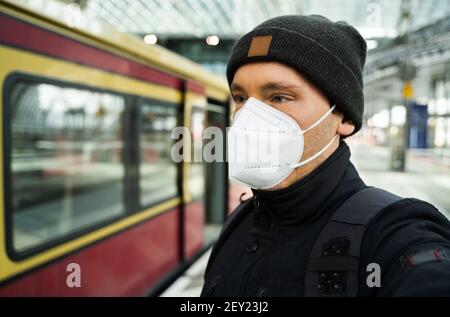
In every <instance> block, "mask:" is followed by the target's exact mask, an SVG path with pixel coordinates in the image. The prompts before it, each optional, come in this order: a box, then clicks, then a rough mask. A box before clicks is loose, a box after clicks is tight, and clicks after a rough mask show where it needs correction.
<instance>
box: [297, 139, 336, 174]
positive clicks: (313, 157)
mask: <svg viewBox="0 0 450 317" xmlns="http://www.w3.org/2000/svg"><path fill="white" fill-rule="evenodd" d="M338 136H339V134H336V135H335V136H334V138H333V139H331V141H330V143H328V144H327V145H325V147H324V148H323V149H322V150H320V151H319V152H317V153H316V154H314V155H313V156H311V157H310V158H307V159H306V160H304V161H302V162H300V163H297V164H295V165H292V166H291V167H294V168H295V167H300V166H303V165H305V164H308V163H309V162H311V161H312V160H315V159H316V158H318V157H319V156H321V155H322V154H323V152H325V151H326V150H327V149H328V148H329V147H330V146H331V145H332V144H333V142H334V141H335V140H336V138H337V137H338Z"/></svg>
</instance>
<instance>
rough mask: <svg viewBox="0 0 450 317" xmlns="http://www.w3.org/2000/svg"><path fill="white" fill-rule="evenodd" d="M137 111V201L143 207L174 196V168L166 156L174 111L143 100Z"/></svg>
mask: <svg viewBox="0 0 450 317" xmlns="http://www.w3.org/2000/svg"><path fill="white" fill-rule="evenodd" d="M140 111H141V124H140V157H141V162H140V167H139V174H140V177H139V187H140V195H139V197H140V204H141V206H143V207H144V206H148V205H151V204H154V203H156V202H158V201H161V200H164V199H167V198H171V197H175V196H176V195H177V174H176V173H177V167H176V163H175V162H174V161H173V160H172V158H171V156H170V150H171V147H172V145H173V142H174V140H173V139H172V138H171V134H172V129H173V128H175V127H176V125H177V108H176V106H171V105H162V104H158V103H155V102H151V101H147V100H143V102H141V104H140Z"/></svg>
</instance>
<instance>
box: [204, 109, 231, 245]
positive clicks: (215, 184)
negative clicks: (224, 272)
mask: <svg viewBox="0 0 450 317" xmlns="http://www.w3.org/2000/svg"><path fill="white" fill-rule="evenodd" d="M206 114H207V116H206V125H207V127H215V128H219V129H220V131H221V133H220V134H217V135H214V136H211V140H209V139H206V140H205V141H206V142H215V143H214V145H215V146H214V148H213V150H212V151H211V152H214V153H213V154H214V155H215V158H216V159H215V160H213V161H212V162H206V163H205V165H206V200H205V203H206V217H205V229H204V239H205V242H206V243H208V242H211V241H213V240H215V239H216V238H217V236H218V234H219V232H220V228H221V227H222V224H223V221H224V219H225V214H226V204H227V199H226V197H227V189H228V186H227V185H228V181H227V166H226V163H225V162H224V161H225V157H224V155H225V153H226V151H225V150H226V148H225V139H224V136H225V133H226V109H225V107H224V106H223V105H218V104H216V103H212V102H208V105H207V107H206ZM217 138H220V139H217ZM205 150H207V148H206V147H205ZM217 154H218V155H217ZM220 154H222V155H220Z"/></svg>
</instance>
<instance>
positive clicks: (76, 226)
mask: <svg viewBox="0 0 450 317" xmlns="http://www.w3.org/2000/svg"><path fill="white" fill-rule="evenodd" d="M10 101H11V105H10V108H9V111H10V114H11V117H10V119H9V120H10V124H11V130H10V131H11V132H10V133H11V139H10V140H11V142H12V143H11V157H10V159H11V165H10V172H11V177H10V180H11V182H12V186H11V187H10V188H11V189H10V190H11V196H10V198H11V203H10V208H12V223H13V226H12V237H13V247H14V249H15V251H16V252H26V251H28V250H29V249H30V248H35V247H38V246H41V245H44V244H47V243H54V242H55V241H57V240H59V239H63V238H64V237H67V236H68V235H71V234H74V233H76V232H79V231H80V230H85V229H87V228H88V227H92V226H96V225H100V224H101V223H104V222H105V221H111V220H112V219H113V218H116V217H121V216H122V215H123V214H124V213H125V207H124V202H123V194H122V193H123V183H124V181H123V180H124V165H123V163H122V151H123V140H122V127H121V117H122V113H123V111H124V109H125V99H124V97H122V96H119V95H113V94H109V93H103V92H94V91H90V90H83V89H78V88H69V87H62V86H57V85H51V84H44V83H34V82H28V81H19V82H16V83H15V84H14V86H13V87H12V90H11V99H10Z"/></svg>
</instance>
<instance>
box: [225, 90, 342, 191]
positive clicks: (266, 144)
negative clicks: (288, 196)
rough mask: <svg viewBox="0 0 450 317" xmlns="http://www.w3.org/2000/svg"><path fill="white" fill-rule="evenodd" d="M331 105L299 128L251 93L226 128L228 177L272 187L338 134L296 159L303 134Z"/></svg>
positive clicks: (254, 186) (263, 187) (258, 185)
mask: <svg viewBox="0 0 450 317" xmlns="http://www.w3.org/2000/svg"><path fill="white" fill-rule="evenodd" d="M334 108H335V106H333V107H331V109H330V110H329V111H327V113H325V114H324V115H323V116H322V117H321V118H320V119H319V120H317V122H316V123H314V124H313V125H312V126H310V127H309V128H308V129H306V130H302V129H301V128H300V127H299V125H298V124H297V122H296V121H295V120H294V119H292V118H291V117H290V116H288V115H287V114H285V113H283V112H281V111H279V110H277V109H275V108H273V107H271V106H269V105H267V104H265V103H264V102H262V101H259V100H258V99H255V98H253V97H251V98H249V99H248V100H247V102H246V103H245V104H244V106H243V107H242V108H241V109H240V110H239V111H238V112H237V113H236V114H235V117H234V118H235V121H234V123H233V125H232V126H231V128H230V129H229V131H228V159H229V164H228V168H229V177H230V179H232V180H235V181H237V182H239V183H242V184H244V185H247V186H250V187H251V188H256V189H269V188H272V187H274V186H276V185H278V184H279V183H281V182H282V181H283V180H285V179H286V178H287V177H288V176H289V175H290V174H291V172H292V171H293V170H294V169H295V168H297V167H300V166H303V165H305V164H307V163H309V162H311V161H312V160H314V159H316V158H317V157H319V156H320V155H322V153H323V152H325V151H326V150H327V149H328V148H329V147H330V146H331V145H332V144H333V142H334V141H335V139H336V138H337V137H338V136H339V135H338V134H336V136H335V137H334V138H333V139H332V140H331V141H330V143H328V144H327V145H326V146H325V147H324V148H323V149H322V150H320V151H319V152H317V153H316V154H314V155H313V156H311V157H309V158H308V159H306V160H304V161H301V162H299V161H300V159H301V157H302V154H303V150H304V139H303V134H304V133H306V132H308V131H309V130H311V129H313V128H315V127H316V126H317V125H319V124H320V123H321V122H322V121H323V120H324V119H325V118H327V117H328V116H329V115H330V114H331V113H332V111H333V110H334Z"/></svg>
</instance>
